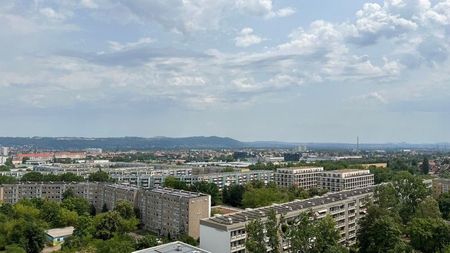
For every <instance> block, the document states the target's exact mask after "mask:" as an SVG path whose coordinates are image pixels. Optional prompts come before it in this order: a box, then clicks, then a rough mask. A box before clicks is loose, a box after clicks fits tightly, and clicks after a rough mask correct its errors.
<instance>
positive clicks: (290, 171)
mask: <svg viewBox="0 0 450 253" xmlns="http://www.w3.org/2000/svg"><path fill="white" fill-rule="evenodd" d="M322 172H323V168H322V167H295V168H279V169H277V171H276V172H275V174H274V181H275V183H276V184H277V186H279V187H291V186H294V187H300V188H303V189H311V188H317V187H318V186H319V185H318V184H319V179H320V176H321V174H322Z"/></svg>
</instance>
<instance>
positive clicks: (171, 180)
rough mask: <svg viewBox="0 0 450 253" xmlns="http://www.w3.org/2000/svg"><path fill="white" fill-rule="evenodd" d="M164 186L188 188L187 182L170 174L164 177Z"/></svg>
mask: <svg viewBox="0 0 450 253" xmlns="http://www.w3.org/2000/svg"><path fill="white" fill-rule="evenodd" d="M163 185H164V187H168V188H173V189H178V190H187V189H188V186H187V184H186V183H185V182H181V181H180V180H179V179H178V178H176V177H173V176H168V177H166V178H165V179H164V184H163Z"/></svg>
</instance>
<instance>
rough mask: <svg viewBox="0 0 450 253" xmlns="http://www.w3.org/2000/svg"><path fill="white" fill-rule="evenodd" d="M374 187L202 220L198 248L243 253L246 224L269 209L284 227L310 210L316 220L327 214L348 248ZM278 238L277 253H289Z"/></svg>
mask: <svg viewBox="0 0 450 253" xmlns="http://www.w3.org/2000/svg"><path fill="white" fill-rule="evenodd" d="M374 187H375V186H369V187H366V188H361V189H355V190H349V191H343V192H339V193H328V194H326V195H324V196H322V197H316V198H311V199H305V200H296V201H293V202H288V203H285V204H277V205H271V206H267V207H261V208H256V209H251V210H245V211H242V212H238V213H233V214H230V215H223V216H215V217H211V218H208V219H203V220H201V221H200V238H201V240H200V248H202V249H205V250H208V251H212V252H215V253H245V252H246V251H245V241H246V238H247V234H246V229H245V227H246V225H247V224H248V223H249V222H251V221H253V220H255V219H261V221H262V222H265V221H266V220H267V217H268V214H269V213H270V212H271V211H272V210H273V211H275V212H276V214H277V217H278V219H280V217H281V216H283V219H284V220H285V221H286V222H287V223H286V224H288V223H289V221H290V220H293V219H295V218H296V217H298V216H299V215H300V214H301V213H305V212H309V211H312V213H313V215H314V216H315V218H316V219H321V218H323V217H325V216H326V215H331V217H332V218H333V219H334V220H335V221H336V228H337V229H338V231H339V232H340V235H341V240H340V243H342V244H344V245H352V244H354V243H355V241H356V232H357V230H358V220H359V219H360V218H361V217H363V216H364V215H365V214H366V207H365V205H366V203H367V200H368V199H369V198H371V197H372V195H373V190H374ZM280 239H281V240H280V248H281V249H282V250H281V252H289V242H288V241H287V240H285V239H286V238H280ZM268 251H270V250H269V249H268Z"/></svg>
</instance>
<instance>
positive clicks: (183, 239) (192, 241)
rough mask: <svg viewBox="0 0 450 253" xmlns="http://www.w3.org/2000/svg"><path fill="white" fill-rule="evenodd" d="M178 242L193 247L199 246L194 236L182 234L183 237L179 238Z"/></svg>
mask: <svg viewBox="0 0 450 253" xmlns="http://www.w3.org/2000/svg"><path fill="white" fill-rule="evenodd" d="M178 241H181V242H184V243H187V244H189V245H192V246H197V245H198V241H197V240H195V239H194V238H193V237H192V236H189V235H187V234H182V235H181V236H179V237H178Z"/></svg>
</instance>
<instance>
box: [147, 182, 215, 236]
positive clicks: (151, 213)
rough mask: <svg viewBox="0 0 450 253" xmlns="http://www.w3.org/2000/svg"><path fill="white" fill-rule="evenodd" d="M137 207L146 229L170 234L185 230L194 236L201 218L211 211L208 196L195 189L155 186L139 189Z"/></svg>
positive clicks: (166, 234) (198, 231) (197, 232)
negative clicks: (153, 187)
mask: <svg viewBox="0 0 450 253" xmlns="http://www.w3.org/2000/svg"><path fill="white" fill-rule="evenodd" d="M138 207H139V210H140V212H141V218H142V222H143V223H144V224H145V228H146V229H147V230H150V231H153V232H155V233H157V234H159V235H164V236H171V237H175V236H177V235H180V234H183V233H186V234H188V235H190V236H192V237H193V238H196V239H197V238H198V237H199V234H200V223H199V221H200V219H203V218H208V217H209V214H210V213H211V209H210V207H211V198H210V196H209V195H206V194H202V193H197V192H189V191H181V190H174V189H170V188H155V189H152V190H143V191H141V194H140V200H139V204H138Z"/></svg>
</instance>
